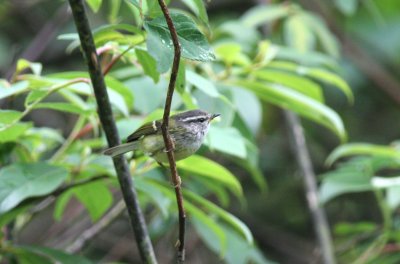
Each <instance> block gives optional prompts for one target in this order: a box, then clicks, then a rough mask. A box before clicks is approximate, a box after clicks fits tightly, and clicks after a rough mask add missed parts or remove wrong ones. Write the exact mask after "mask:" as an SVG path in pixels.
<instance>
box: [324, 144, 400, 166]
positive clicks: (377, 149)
mask: <svg viewBox="0 0 400 264" xmlns="http://www.w3.org/2000/svg"><path fill="white" fill-rule="evenodd" d="M353 155H374V156H381V157H387V158H393V159H400V151H399V150H397V149H396V148H394V147H388V146H380V145H374V144H368V143H349V144H346V145H342V146H339V147H337V148H336V149H335V150H334V151H333V152H332V153H331V154H330V155H329V157H328V158H327V159H326V164H327V165H329V166H330V165H332V164H333V163H334V162H335V161H337V160H338V159H340V158H343V157H348V156H353Z"/></svg>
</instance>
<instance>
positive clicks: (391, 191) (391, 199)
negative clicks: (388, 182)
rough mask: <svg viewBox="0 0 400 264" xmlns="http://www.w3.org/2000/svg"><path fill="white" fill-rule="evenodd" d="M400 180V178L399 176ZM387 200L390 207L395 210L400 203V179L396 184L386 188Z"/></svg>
mask: <svg viewBox="0 0 400 264" xmlns="http://www.w3.org/2000/svg"><path fill="white" fill-rule="evenodd" d="M398 180H399V178H398ZM386 201H387V204H388V205H389V207H390V208H391V209H392V210H394V209H396V208H397V207H399V205H400V184H399V181H397V182H396V185H393V186H389V187H388V188H387V189H386Z"/></svg>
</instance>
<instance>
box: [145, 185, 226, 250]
mask: <svg viewBox="0 0 400 264" xmlns="http://www.w3.org/2000/svg"><path fill="white" fill-rule="evenodd" d="M147 181H148V183H149V184H152V185H154V186H155V187H157V188H158V189H159V190H160V191H162V192H163V193H164V194H165V195H166V196H167V197H168V198H169V199H173V200H175V199H176V196H175V193H174V192H172V190H171V188H169V187H166V186H165V185H164V183H160V182H158V181H155V180H147ZM185 209H186V211H187V212H188V213H189V214H192V216H193V218H196V219H197V220H198V221H199V222H201V223H202V224H204V225H205V226H206V227H208V228H209V230H211V231H212V232H213V234H215V236H216V237H217V239H218V240H219V245H220V248H221V249H222V250H224V249H225V248H226V237H225V234H224V232H223V231H222V229H221V228H220V227H219V225H218V224H217V223H216V222H215V221H214V220H213V219H212V218H211V217H209V216H208V215H207V214H205V213H204V212H202V211H201V210H200V209H198V208H197V207H196V206H194V205H193V204H192V203H191V202H190V201H187V200H185ZM221 210H222V209H221Z"/></svg>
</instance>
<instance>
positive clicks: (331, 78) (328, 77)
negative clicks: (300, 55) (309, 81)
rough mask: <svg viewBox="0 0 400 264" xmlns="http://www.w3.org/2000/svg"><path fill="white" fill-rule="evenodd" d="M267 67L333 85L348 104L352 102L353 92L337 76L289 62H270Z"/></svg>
mask: <svg viewBox="0 0 400 264" xmlns="http://www.w3.org/2000/svg"><path fill="white" fill-rule="evenodd" d="M268 66H269V67H272V68H278V69H282V70H287V71H293V72H296V73H297V74H300V75H305V76H308V77H311V78H313V79H316V80H318V81H320V82H323V83H327V84H330V85H333V86H335V87H337V88H339V89H340V90H341V91H342V92H343V93H344V94H345V95H346V97H347V99H348V100H349V102H350V103H353V102H354V96H353V92H352V91H351V88H350V87H349V85H348V84H347V83H346V81H345V80H343V79H342V78H341V77H340V76H339V75H337V74H334V73H331V72H329V71H326V70H322V69H319V68H309V67H304V66H299V65H297V64H295V63H290V62H281V61H275V62H271V63H270V64H269V65H268Z"/></svg>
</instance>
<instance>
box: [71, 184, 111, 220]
mask: <svg viewBox="0 0 400 264" xmlns="http://www.w3.org/2000/svg"><path fill="white" fill-rule="evenodd" d="M73 193H74V194H75V196H76V197H77V198H78V200H79V201H80V202H81V203H82V204H83V205H84V206H85V207H86V209H87V210H88V211H89V215H90V218H91V219H92V221H93V222H95V221H97V220H98V219H99V218H100V217H101V216H102V215H103V214H104V213H105V212H106V211H107V209H108V208H110V206H111V204H112V200H113V198H112V195H111V192H110V190H109V189H108V188H107V187H106V185H105V184H104V183H103V182H94V183H91V184H85V185H82V186H80V187H76V188H74V189H73Z"/></svg>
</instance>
